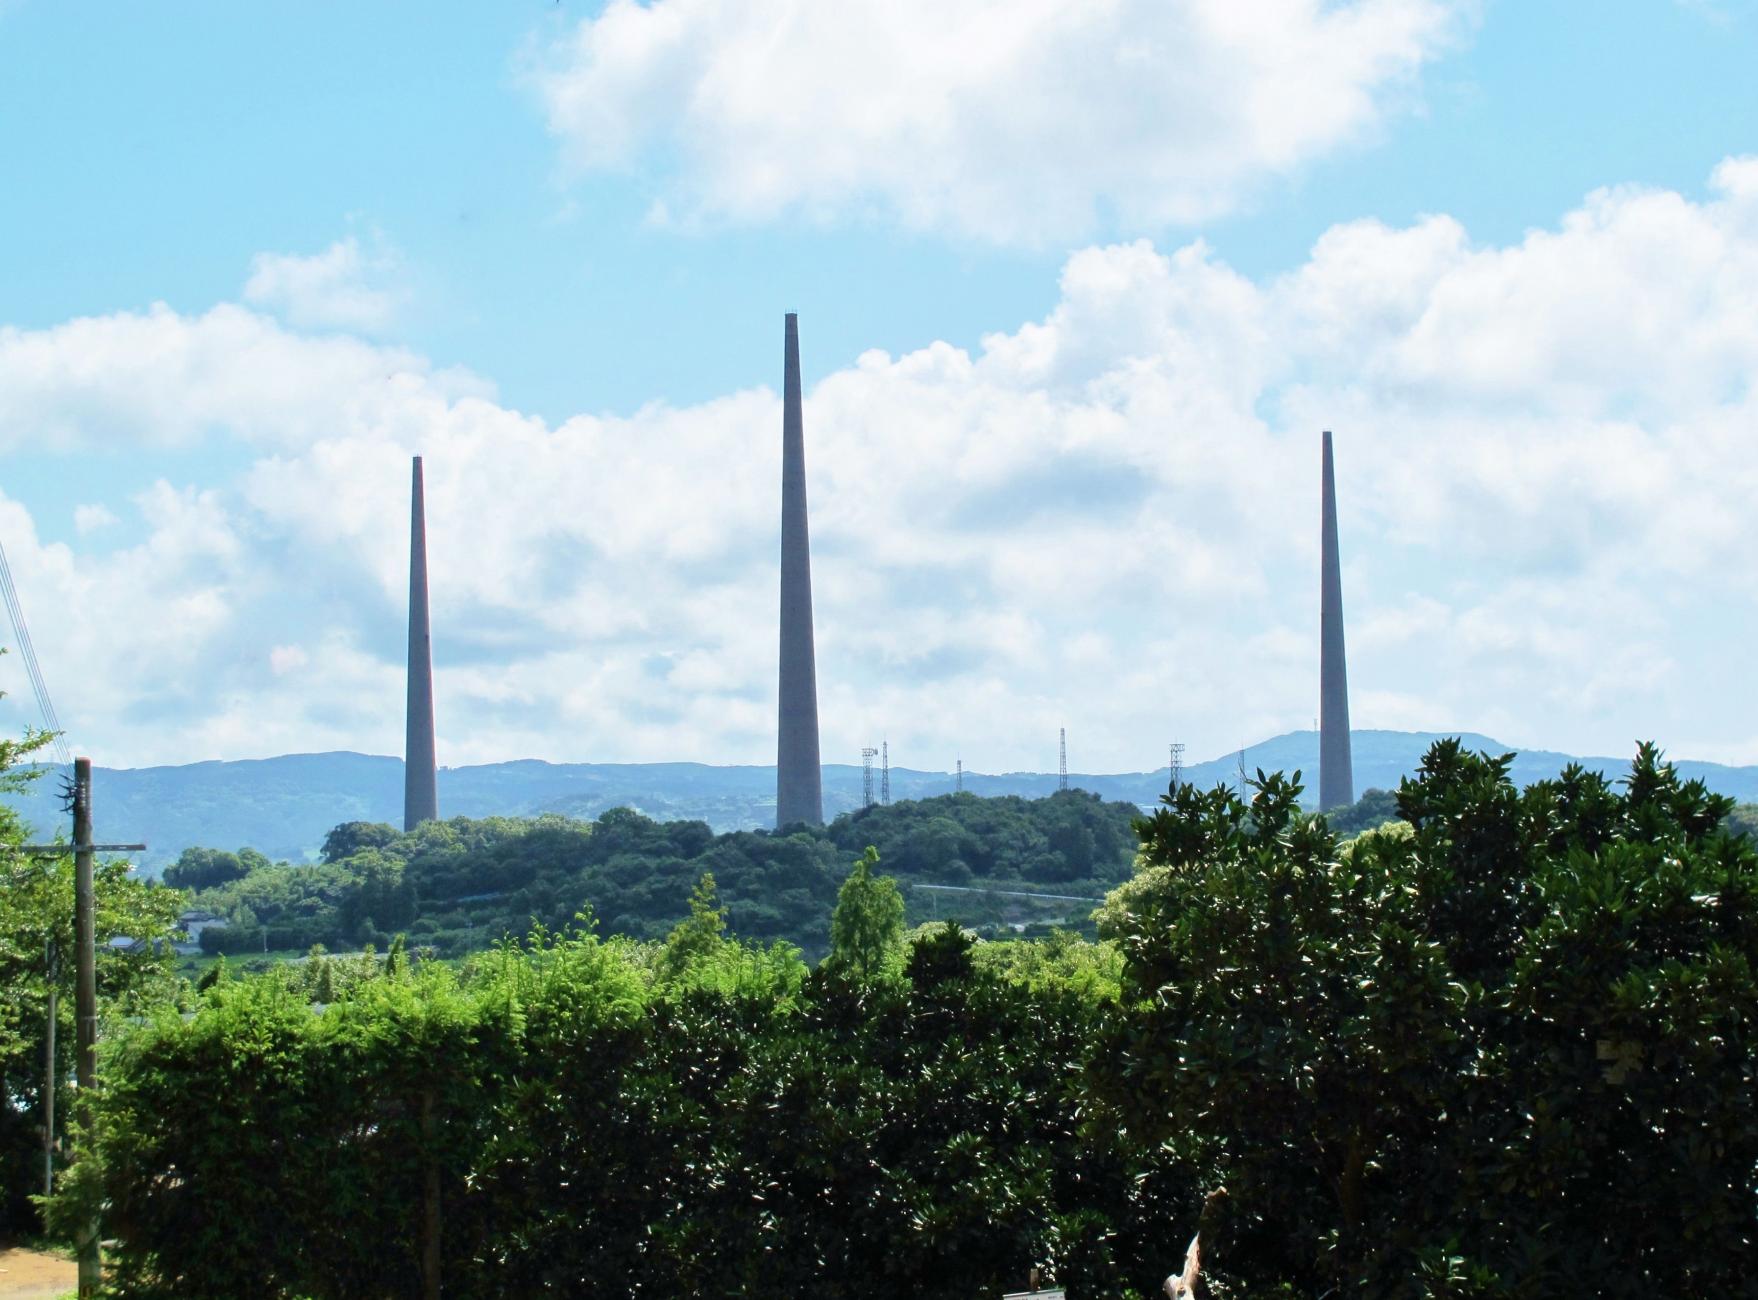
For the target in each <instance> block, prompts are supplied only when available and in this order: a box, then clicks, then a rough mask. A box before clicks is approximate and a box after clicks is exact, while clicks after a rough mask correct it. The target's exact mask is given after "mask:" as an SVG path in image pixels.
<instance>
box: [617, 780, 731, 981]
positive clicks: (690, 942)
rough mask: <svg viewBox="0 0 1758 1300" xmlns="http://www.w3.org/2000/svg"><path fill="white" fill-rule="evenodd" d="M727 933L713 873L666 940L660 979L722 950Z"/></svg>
mask: <svg viewBox="0 0 1758 1300" xmlns="http://www.w3.org/2000/svg"><path fill="white" fill-rule="evenodd" d="M613 811H621V810H613ZM606 815H607V816H608V815H609V814H606ZM725 933H726V911H725V909H724V908H722V907H721V906H720V895H719V894H718V893H717V892H716V891H715V888H714V873H713V872H711V871H704V872H703V873H702V875H701V877H700V878H699V879H698V880H697V881H696V887H695V888H694V889H692V890H691V891H690V914H689V915H688V916H686V917H685V918H684V919H683V920H681V921H679V922H678V923H677V924H676V925H675V926H673V927H672V932H671V933H670V934H669V935H667V936H666V940H665V950H664V952H663V953H662V954H661V955H660V961H659V970H660V974H661V976H662V977H663V978H664V979H666V980H667V981H675V980H677V979H679V978H681V977H682V976H683V975H684V974H685V972H687V971H688V970H689V969H690V968H691V967H692V966H694V965H696V964H697V963H699V962H701V961H703V960H704V959H705V958H707V957H709V956H711V955H712V954H713V953H714V952H715V951H716V950H717V949H718V948H719V947H720V945H721V942H722V937H723V936H724V935H725Z"/></svg>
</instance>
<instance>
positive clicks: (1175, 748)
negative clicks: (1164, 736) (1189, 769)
mask: <svg viewBox="0 0 1758 1300" xmlns="http://www.w3.org/2000/svg"><path fill="white" fill-rule="evenodd" d="M1167 770H1168V773H1169V775H1170V777H1171V779H1170V780H1168V781H1167V782H1166V788H1167V789H1168V790H1170V791H1171V792H1172V793H1173V794H1177V793H1178V787H1179V786H1181V785H1183V784H1184V742H1183V741H1182V740H1175V741H1173V742H1172V761H1171V762H1170V763H1168V764H1167Z"/></svg>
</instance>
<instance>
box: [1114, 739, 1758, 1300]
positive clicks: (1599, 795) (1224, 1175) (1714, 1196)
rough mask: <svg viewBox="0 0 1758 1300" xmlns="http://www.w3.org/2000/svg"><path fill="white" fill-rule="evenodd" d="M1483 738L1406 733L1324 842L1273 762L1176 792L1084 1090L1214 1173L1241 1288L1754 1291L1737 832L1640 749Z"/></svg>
mask: <svg viewBox="0 0 1758 1300" xmlns="http://www.w3.org/2000/svg"><path fill="white" fill-rule="evenodd" d="M1509 761H1510V760H1509V759H1508V758H1490V757H1487V756H1481V755H1472V754H1469V753H1466V752H1464V751H1463V750H1462V749H1461V747H1460V746H1459V745H1458V744H1457V743H1456V742H1442V743H1439V744H1437V745H1435V746H1434V748H1433V749H1432V750H1431V751H1430V752H1429V754H1428V756H1427V758H1426V760H1425V762H1424V764H1423V768H1422V771H1421V773H1420V774H1419V775H1418V777H1417V778H1416V779H1414V780H1411V781H1406V782H1404V783H1403V784H1402V785H1401V787H1400V789H1399V792H1398V800H1397V802H1398V808H1397V811H1398V815H1399V817H1400V818H1402V819H1403V820H1404V821H1406V822H1408V823H1409V826H1408V827H1389V828H1387V830H1386V831H1383V832H1374V833H1369V834H1367V835H1364V836H1362V837H1361V838H1359V839H1357V840H1355V841H1354V842H1353V843H1351V844H1349V845H1347V846H1343V847H1341V848H1340V847H1339V844H1338V841H1337V839H1336V837H1335V836H1334V834H1333V833H1332V832H1331V831H1330V830H1329V828H1328V827H1327V826H1326V824H1325V822H1324V821H1323V819H1321V818H1316V817H1308V816H1303V815H1301V814H1300V812H1299V811H1298V808H1297V806H1296V803H1295V798H1296V795H1297V794H1298V793H1299V785H1298V773H1297V774H1296V777H1295V780H1293V781H1288V780H1285V779H1283V778H1281V777H1279V776H1271V777H1264V776H1263V774H1262V773H1260V774H1259V780H1258V782H1257V794H1256V797H1255V798H1254V799H1253V801H1252V803H1251V805H1250V807H1249V808H1247V807H1246V806H1245V805H1244V804H1242V803H1241V802H1240V801H1239V800H1238V799H1236V798H1234V797H1233V796H1232V795H1231V794H1230V793H1229V792H1227V791H1226V790H1215V791H1212V792H1208V793H1199V792H1197V791H1194V790H1188V789H1181V790H1180V791H1178V793H1177V796H1176V798H1174V799H1172V800H1170V801H1169V802H1168V804H1167V806H1165V807H1163V808H1161V809H1160V810H1159V811H1158V812H1157V813H1156V814H1155V815H1154V816H1153V817H1152V818H1151V819H1150V820H1149V821H1147V822H1146V823H1145V824H1144V827H1143V836H1144V850H1143V861H1144V868H1145V869H1144V871H1143V873H1142V874H1141V875H1140V876H1139V877H1138V878H1137V879H1136V880H1135V881H1134V882H1132V883H1131V884H1129V885H1127V886H1125V887H1123V888H1122V889H1121V890H1119V891H1117V893H1116V894H1115V895H1114V896H1113V897H1112V899H1111V900H1110V902H1109V903H1108V904H1107V907H1106V910H1105V914H1104V917H1103V924H1102V928H1103V929H1104V931H1105V932H1106V933H1108V934H1110V935H1111V936H1113V937H1114V938H1115V939H1116V941H1117V942H1118V943H1119V945H1120V946H1121V948H1122V951H1123V956H1124V971H1123V988H1124V1002H1125V1014H1124V1015H1123V1016H1122V1017H1121V1018H1120V1019H1119V1020H1117V1021H1116V1022H1115V1023H1114V1024H1113V1025H1112V1026H1111V1027H1110V1028H1109V1030H1108V1035H1107V1037H1108V1043H1107V1045H1106V1048H1105V1050H1104V1052H1103V1053H1102V1054H1101V1056H1100V1058H1099V1061H1098V1063H1097V1064H1096V1066H1095V1069H1094V1072H1093V1075H1094V1082H1095V1085H1096V1087H1097V1089H1098V1091H1099V1092H1100V1093H1101V1094H1102V1095H1104V1096H1105V1097H1106V1098H1107V1099H1108V1100H1109V1101H1110V1102H1111V1103H1112V1105H1114V1106H1115V1107H1116V1108H1117V1111H1118V1113H1119V1114H1120V1115H1121V1116H1122V1117H1123V1120H1124V1122H1125V1123H1126V1125H1127V1126H1128V1128H1129V1130H1130V1132H1131V1133H1132V1135H1133V1136H1134V1138H1135V1139H1136V1140H1137V1141H1139V1142H1143V1143H1149V1142H1156V1141H1160V1140H1165V1141H1168V1142H1170V1143H1171V1144H1172V1146H1173V1148H1174V1149H1175V1150H1177V1151H1179V1152H1180V1153H1182V1154H1183V1155H1184V1156H1185V1158H1186V1159H1188V1160H1189V1161H1190V1162H1191V1163H1192V1164H1193V1165H1194V1166H1196V1167H1198V1168H1200V1169H1202V1170H1203V1171H1205V1175H1206V1178H1207V1180H1208V1181H1209V1182H1211V1183H1213V1184H1220V1183H1225V1185H1226V1186H1227V1187H1228V1189H1229V1190H1230V1192H1231V1197H1230V1201H1231V1204H1232V1206H1233V1211H1234V1212H1233V1215H1232V1219H1233V1222H1232V1224H1231V1226H1230V1228H1229V1229H1228V1231H1227V1234H1226V1236H1227V1238H1228V1239H1227V1240H1226V1241H1225V1242H1219V1243H1216V1249H1215V1251H1213V1252H1212V1253H1211V1258H1212V1259H1213V1260H1214V1261H1215V1262H1216V1263H1217V1264H1218V1266H1219V1267H1220V1268H1222V1269H1223V1270H1225V1271H1228V1272H1231V1273H1233V1274H1234V1275H1236V1276H1237V1277H1239V1278H1241V1279H1244V1280H1246V1281H1247V1282H1248V1283H1250V1284H1252V1285H1259V1286H1264V1285H1272V1284H1290V1285H1292V1286H1294V1287H1295V1288H1296V1289H1297V1290H1299V1291H1300V1293H1302V1294H1314V1293H1317V1292H1318V1291H1322V1290H1324V1289H1325V1288H1327V1287H1334V1288H1338V1289H1339V1290H1340V1292H1341V1293H1342V1294H1349V1295H1412V1296H1416V1295H1442V1294H1445V1295H1466V1294H1470V1295H1496V1296H1502V1295H1506V1296H1534V1297H1536V1296H1561V1295H1597V1296H1639V1295H1640V1296H1652V1295H1657V1294H1669V1295H1692V1296H1710V1295H1733V1294H1750V1293H1751V1289H1752V1286H1753V1282H1752V1280H1751V1279H1752V1277H1753V1276H1754V1265H1755V1264H1758V1255H1755V1254H1754V1229H1755V1220H1754V1213H1753V1188H1754V1185H1755V1181H1758V1180H1755V1175H1758V1109H1755V1108H1758V1096H1755V1094H1754V1088H1753V1072H1754V1067H1755V1065H1758V1060H1755V1059H1754V1035H1753V1029H1752V1026H1753V1025H1754V1024H1755V1023H1758V1018H1755V1013H1758V981H1755V979H1754V969H1753V968H1754V963H1755V962H1758V904H1755V900H1754V888H1755V886H1758V856H1755V855H1754V852H1753V849H1752V846H1751V845H1750V844H1749V843H1748V842H1747V841H1745V840H1743V839H1738V838H1734V837H1730V836H1729V835H1728V834H1726V833H1725V832H1724V831H1722V830H1721V829H1720V824H1721V822H1722V820H1723V818H1724V817H1725V816H1726V814H1727V812H1728V811H1729V807H1730V804H1729V801H1727V800H1725V799H1722V798H1720V797H1717V796H1713V795H1710V794H1708V793H1707V792H1706V791H1705V790H1704V788H1703V786H1702V784H1701V783H1699V782H1690V783H1681V782H1680V781H1679V780H1678V779H1677V777H1676V775H1675V774H1674V773H1673V771H1672V770H1671V769H1670V768H1669V767H1667V766H1665V765H1664V764H1662V763H1661V762H1660V761H1659V757H1658V755H1657V753H1656V752H1655V751H1654V750H1653V748H1652V747H1648V746H1644V747H1643V748H1642V750H1641V751H1640V753H1639V755H1638V758H1637V760H1636V762H1635V764H1634V766H1633V768H1632V770H1631V774H1630V776H1629V778H1628V779H1627V780H1626V781H1625V782H1624V783H1623V784H1624V787H1625V788H1624V790H1623V791H1622V792H1619V791H1616V790H1613V789H1612V788H1611V787H1610V786H1609V785H1608V784H1607V783H1606V781H1605V780H1604V779H1603V778H1602V777H1600V776H1598V775H1596V774H1593V773H1589V772H1586V771H1583V770H1582V769H1580V768H1571V769H1570V770H1568V771H1566V772H1564V773H1563V774H1562V776H1561V777H1560V778H1559V779H1558V780H1556V781H1550V782H1541V783H1538V784H1536V785H1534V786H1532V787H1530V788H1529V789H1527V790H1526V791H1525V792H1523V793H1522V792H1520V791H1518V790H1516V789H1515V788H1514V786H1513V784H1512V783H1511V781H1510V780H1509V779H1508V774H1507V773H1508V765H1509ZM1449 1279H1450V1280H1449Z"/></svg>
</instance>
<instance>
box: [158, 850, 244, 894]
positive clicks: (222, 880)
mask: <svg viewBox="0 0 1758 1300" xmlns="http://www.w3.org/2000/svg"><path fill="white" fill-rule="evenodd" d="M245 852H247V853H255V854H256V856H257V857H258V858H262V854H260V853H256V850H255V849H246V850H245ZM267 864H268V860H267V859H266V858H263V865H265V866H266V865H267ZM249 874H250V864H248V863H246V862H245V861H243V860H242V858H241V857H240V856H239V855H238V854H236V853H228V852H227V851H226V850H224V849H202V848H188V849H184V850H183V852H182V853H181V854H179V855H178V857H177V861H175V862H173V863H172V864H171V865H170V866H168V867H166V868H165V883H166V884H167V885H169V886H171V888H173V889H212V888H213V887H214V886H216V885H224V884H226V883H228V882H229V881H233V880H241V879H243V878H244V877H245V876H247V875H249Z"/></svg>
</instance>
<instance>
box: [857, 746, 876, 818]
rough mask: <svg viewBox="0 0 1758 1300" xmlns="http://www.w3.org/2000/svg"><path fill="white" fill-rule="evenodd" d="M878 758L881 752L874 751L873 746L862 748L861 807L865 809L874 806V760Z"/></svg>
mask: <svg viewBox="0 0 1758 1300" xmlns="http://www.w3.org/2000/svg"><path fill="white" fill-rule="evenodd" d="M878 756H879V751H878V750H876V749H874V748H873V747H872V746H871V745H864V746H862V748H861V807H863V808H871V807H872V806H873V760H874V759H875V758H877V757H878Z"/></svg>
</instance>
